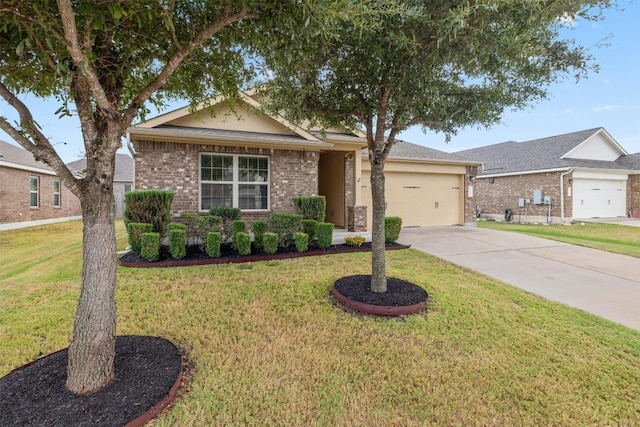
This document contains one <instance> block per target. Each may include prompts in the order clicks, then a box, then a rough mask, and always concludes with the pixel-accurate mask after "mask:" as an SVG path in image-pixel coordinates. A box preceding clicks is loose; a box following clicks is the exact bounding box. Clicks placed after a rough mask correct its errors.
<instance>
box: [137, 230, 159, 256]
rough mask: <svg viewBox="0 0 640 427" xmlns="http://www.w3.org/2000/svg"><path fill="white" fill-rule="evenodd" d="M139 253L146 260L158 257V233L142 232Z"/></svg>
mask: <svg viewBox="0 0 640 427" xmlns="http://www.w3.org/2000/svg"><path fill="white" fill-rule="evenodd" d="M140 243H141V245H142V247H141V248H140V255H141V256H142V258H144V259H146V260H147V261H152V262H153V261H157V260H158V258H160V233H155V232H152V233H142V236H141V237H140Z"/></svg>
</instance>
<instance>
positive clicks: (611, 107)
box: [593, 105, 622, 113]
mask: <svg viewBox="0 0 640 427" xmlns="http://www.w3.org/2000/svg"><path fill="white" fill-rule="evenodd" d="M621 109H622V107H621V106H620V105H603V106H601V107H595V108H594V109H593V110H594V111H595V112H597V113H599V112H602V111H617V110H621Z"/></svg>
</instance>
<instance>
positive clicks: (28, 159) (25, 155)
mask: <svg viewBox="0 0 640 427" xmlns="http://www.w3.org/2000/svg"><path fill="white" fill-rule="evenodd" d="M0 182H1V183H2V188H0V224H5V223H14V222H23V221H36V220H43V219H53V218H72V217H78V216H81V215H82V209H81V208H80V201H79V200H78V198H77V197H76V196H75V195H73V194H72V193H71V191H69V189H68V188H67V187H65V186H64V185H63V183H62V180H60V179H59V178H58V177H57V176H56V174H55V172H54V171H53V169H51V168H50V167H49V166H47V165H46V164H44V163H42V162H38V161H36V160H35V159H34V157H33V154H31V153H30V152H29V151H27V150H25V149H24V148H22V147H18V146H15V145H12V144H9V143H8V142H4V141H0Z"/></svg>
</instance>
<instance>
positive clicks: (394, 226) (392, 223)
mask: <svg viewBox="0 0 640 427" xmlns="http://www.w3.org/2000/svg"><path fill="white" fill-rule="evenodd" d="M400 230H402V218H400V217H399V216H387V217H385V218H384V242H385V243H395V242H397V241H398V238H399V237H400Z"/></svg>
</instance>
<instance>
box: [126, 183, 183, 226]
mask: <svg viewBox="0 0 640 427" xmlns="http://www.w3.org/2000/svg"><path fill="white" fill-rule="evenodd" d="M124 202H125V208H124V223H125V225H126V224H129V223H130V222H142V223H147V224H151V225H152V227H153V231H154V232H156V233H164V231H165V227H166V225H167V224H168V223H169V221H171V202H173V192H171V191H169V190H135V191H129V192H128V193H125V195H124Z"/></svg>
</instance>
